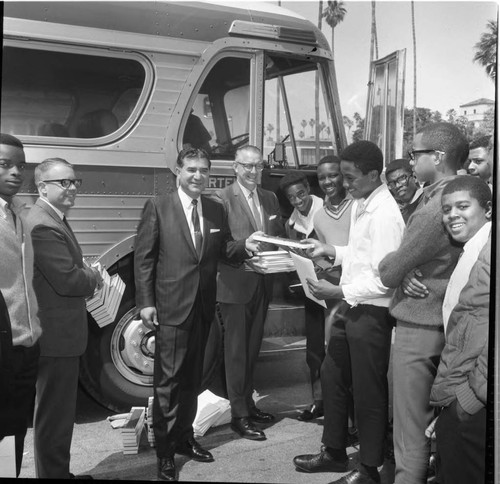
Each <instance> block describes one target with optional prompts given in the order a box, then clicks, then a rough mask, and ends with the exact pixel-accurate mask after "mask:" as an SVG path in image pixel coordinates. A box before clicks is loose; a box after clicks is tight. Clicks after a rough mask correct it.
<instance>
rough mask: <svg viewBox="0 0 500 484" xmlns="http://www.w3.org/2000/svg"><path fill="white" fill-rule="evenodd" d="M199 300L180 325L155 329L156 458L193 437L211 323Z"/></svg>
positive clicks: (154, 416)
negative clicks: (206, 317)
mask: <svg viewBox="0 0 500 484" xmlns="http://www.w3.org/2000/svg"><path fill="white" fill-rule="evenodd" d="M202 314H203V312H202V307H201V297H200V293H199V292H198V295H197V298H196V302H195V303H194V305H193V308H192V310H191V313H190V314H189V316H188V318H187V319H186V321H184V322H183V323H182V324H181V325H179V326H167V325H165V324H163V325H162V324H161V320H160V325H159V326H158V327H157V329H156V343H155V361H154V376H153V386H154V389H153V394H154V401H153V432H154V436H155V443H156V454H157V456H158V458H164V457H169V456H173V454H174V452H175V448H176V446H177V444H179V443H182V442H185V441H186V440H187V439H188V438H190V437H192V435H193V421H194V419H195V417H196V410H197V405H198V395H199V393H200V390H201V383H202V378H203V360H204V357H205V346H206V342H207V338H208V333H209V330H210V324H211V323H212V321H205V320H204V319H203V316H202Z"/></svg>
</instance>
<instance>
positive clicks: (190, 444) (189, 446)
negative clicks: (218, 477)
mask: <svg viewBox="0 0 500 484" xmlns="http://www.w3.org/2000/svg"><path fill="white" fill-rule="evenodd" d="M175 452H176V453H177V454H182V455H187V456H188V457H191V459H193V460H195V461H198V462H213V461H214V457H213V455H212V454H211V453H210V452H209V451H208V450H205V449H204V448H203V447H202V446H201V445H200V444H199V443H198V442H197V441H196V440H195V439H194V437H190V438H189V439H188V440H186V442H183V443H182V444H179V445H178V446H177V448H176V449H175Z"/></svg>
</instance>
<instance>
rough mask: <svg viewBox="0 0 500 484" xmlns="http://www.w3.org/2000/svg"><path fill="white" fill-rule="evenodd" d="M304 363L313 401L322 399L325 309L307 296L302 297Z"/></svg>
mask: <svg viewBox="0 0 500 484" xmlns="http://www.w3.org/2000/svg"><path fill="white" fill-rule="evenodd" d="M304 311H305V330H306V331H305V332H306V363H307V366H308V367H309V375H310V378H311V391H312V399H313V401H320V400H323V396H322V391H321V378H320V370H321V365H322V364H323V360H324V359H325V310H324V309H323V307H322V306H320V305H319V304H316V303H315V302H314V301H312V300H311V299H309V298H308V297H305V298H304Z"/></svg>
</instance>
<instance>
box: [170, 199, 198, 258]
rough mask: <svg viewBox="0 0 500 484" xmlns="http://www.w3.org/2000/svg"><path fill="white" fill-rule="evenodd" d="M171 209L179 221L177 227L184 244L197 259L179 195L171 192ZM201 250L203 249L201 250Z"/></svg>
mask: <svg viewBox="0 0 500 484" xmlns="http://www.w3.org/2000/svg"><path fill="white" fill-rule="evenodd" d="M172 195H173V202H174V203H173V209H174V218H175V220H179V225H180V229H181V234H182V236H183V237H184V239H185V240H186V244H187V245H188V246H189V247H191V250H192V252H193V254H194V255H195V256H196V257H198V254H197V253H196V247H195V246H194V242H193V238H192V237H191V231H190V230H189V225H188V222H187V220H186V214H185V213H184V207H183V206H182V203H181V199H180V198H179V194H178V193H177V191H175V192H173V194H172ZM202 250H203V248H202Z"/></svg>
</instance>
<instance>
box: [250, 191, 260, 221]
mask: <svg viewBox="0 0 500 484" xmlns="http://www.w3.org/2000/svg"><path fill="white" fill-rule="evenodd" d="M254 194H255V192H250V195H248V198H249V202H250V203H249V205H250V210H251V211H252V215H253V218H254V220H255V224H256V226H257V230H262V218H261V217H260V214H259V210H258V209H257V204H256V203H255V197H254Z"/></svg>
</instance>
